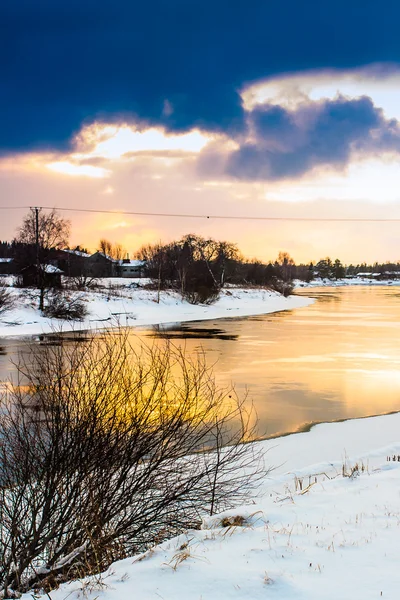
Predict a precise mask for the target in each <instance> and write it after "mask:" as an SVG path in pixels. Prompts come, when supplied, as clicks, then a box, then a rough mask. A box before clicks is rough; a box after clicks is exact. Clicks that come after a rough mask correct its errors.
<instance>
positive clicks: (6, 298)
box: [0, 283, 16, 316]
mask: <svg viewBox="0 0 400 600" xmlns="http://www.w3.org/2000/svg"><path fill="white" fill-rule="evenodd" d="M15 305H16V299H15V296H13V294H12V292H11V291H10V290H9V289H8V288H7V286H6V285H5V284H4V283H0V316H1V315H4V314H5V313H7V312H9V311H10V310H13V308H15Z"/></svg>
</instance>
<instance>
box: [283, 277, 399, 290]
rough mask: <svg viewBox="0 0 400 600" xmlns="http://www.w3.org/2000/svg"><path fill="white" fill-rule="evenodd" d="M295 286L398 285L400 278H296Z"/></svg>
mask: <svg viewBox="0 0 400 600" xmlns="http://www.w3.org/2000/svg"><path fill="white" fill-rule="evenodd" d="M294 283H295V287H305V288H308V287H343V286H346V285H374V286H375V285H394V286H396V285H400V279H383V280H381V281H377V280H376V279H370V278H368V277H352V278H351V279H350V278H349V279H320V278H316V279H313V280H312V281H309V282H308V283H307V282H305V281H301V280H300V279H297V280H296V281H295V282H294Z"/></svg>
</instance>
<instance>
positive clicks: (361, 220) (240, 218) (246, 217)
mask: <svg viewBox="0 0 400 600" xmlns="http://www.w3.org/2000/svg"><path fill="white" fill-rule="evenodd" d="M30 208H41V209H44V210H53V209H55V210H60V211H67V212H86V213H96V214H107V215H133V216H140V217H170V218H176V219H218V220H223V219H227V220H234V221H304V222H307V221H308V222H315V223H399V222H400V218H394V219H389V218H374V217H371V218H362V217H332V218H331V217H262V216H261V217H258V216H251V215H239V216H235V215H198V214H187V213H156V212H139V211H129V210H101V209H94V208H69V207H65V206H36V207H32V206H0V210H20V209H24V210H28V209H30Z"/></svg>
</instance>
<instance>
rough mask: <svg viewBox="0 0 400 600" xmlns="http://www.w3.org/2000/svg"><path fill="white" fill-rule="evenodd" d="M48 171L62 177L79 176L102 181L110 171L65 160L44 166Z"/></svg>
mask: <svg viewBox="0 0 400 600" xmlns="http://www.w3.org/2000/svg"><path fill="white" fill-rule="evenodd" d="M46 167H47V168H48V169H50V171H55V172H56V173H62V174H63V175H73V176H76V175H78V176H79V175H81V176H84V177H94V178H95V179H102V178H104V177H108V176H109V174H110V171H108V170H107V169H103V168H101V167H94V166H92V165H79V164H74V163H73V162H69V161H67V160H63V161H57V162H51V163H49V164H47V165H46Z"/></svg>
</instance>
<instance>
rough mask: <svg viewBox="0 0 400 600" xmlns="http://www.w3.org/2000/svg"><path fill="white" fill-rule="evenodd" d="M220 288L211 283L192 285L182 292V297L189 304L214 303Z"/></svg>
mask: <svg viewBox="0 0 400 600" xmlns="http://www.w3.org/2000/svg"><path fill="white" fill-rule="evenodd" d="M219 294H220V290H219V288H218V287H215V286H213V285H211V286H207V285H199V286H193V288H192V289H187V290H185V291H184V293H183V294H182V296H183V298H185V300H187V301H188V302H190V304H214V302H216V301H217V300H218V298H219Z"/></svg>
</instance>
